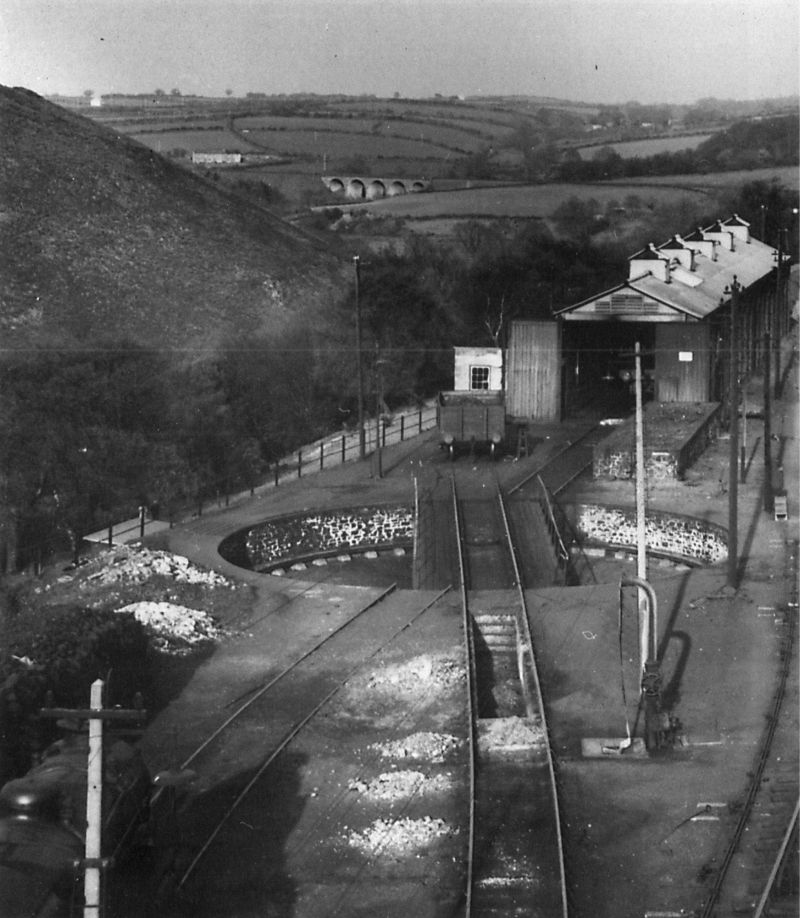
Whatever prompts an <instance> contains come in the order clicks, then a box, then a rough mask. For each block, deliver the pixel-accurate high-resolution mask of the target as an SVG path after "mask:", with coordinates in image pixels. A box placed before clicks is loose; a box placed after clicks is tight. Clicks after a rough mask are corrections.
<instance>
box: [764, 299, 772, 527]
mask: <svg viewBox="0 0 800 918" xmlns="http://www.w3.org/2000/svg"><path fill="white" fill-rule="evenodd" d="M771 356H772V309H771V308H770V304H769V299H767V310H766V328H765V330H764V509H765V510H766V512H767V513H772V510H773V500H772V361H771V359H770V358H771Z"/></svg>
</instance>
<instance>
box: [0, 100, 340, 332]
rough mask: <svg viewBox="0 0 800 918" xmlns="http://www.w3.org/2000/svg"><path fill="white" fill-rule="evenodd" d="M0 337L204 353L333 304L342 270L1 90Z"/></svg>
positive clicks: (125, 150) (189, 178) (327, 256)
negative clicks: (122, 341) (239, 334)
mask: <svg viewBox="0 0 800 918" xmlns="http://www.w3.org/2000/svg"><path fill="white" fill-rule="evenodd" d="M0 137H2V138H3V139H2V147H1V148H0V149H2V156H1V157H0V200H1V201H2V205H1V206H2V210H0V247H1V248H2V255H0V329H2V332H3V335H4V339H5V342H6V345H7V346H8V345H9V344H10V345H14V344H15V343H21V342H23V341H24V340H25V339H26V338H28V339H29V338H30V337H31V335H33V336H34V337H37V338H40V337H42V336H43V335H45V336H47V337H48V338H49V339H50V340H52V339H54V338H56V339H60V340H63V341H64V342H67V341H69V340H77V341H86V340H88V339H90V338H95V337H98V336H99V337H116V338H119V337H121V336H123V335H126V336H129V337H132V338H134V339H136V340H139V341H142V342H146V343H150V344H157V345H160V346H166V347H170V348H176V349H189V350H192V349H194V348H199V347H213V346H214V345H215V344H216V343H217V341H218V340H219V337H220V336H221V335H222V334H223V333H224V331H225V330H227V329H229V328H230V327H238V328H240V329H245V330H254V329H257V328H264V327H267V328H268V327H274V326H276V325H279V324H281V323H282V322H283V321H284V320H286V319H287V318H289V317H290V316H291V315H292V314H293V313H295V312H298V311H304V310H305V311H312V310H314V309H316V308H319V307H320V306H322V305H324V304H325V303H327V302H329V301H330V299H331V298H332V297H333V296H336V295H337V293H338V284H339V280H340V278H341V270H342V269H341V262H340V261H339V260H338V259H337V258H335V257H334V256H333V255H332V254H331V253H330V252H329V251H328V250H327V249H325V248H323V247H322V246H321V245H320V244H319V243H318V242H316V241H315V240H314V239H313V238H312V237H310V236H306V235H305V234H303V233H301V232H300V231H298V230H296V229H294V228H293V227H291V226H288V225H287V224H285V223H284V222H282V221H280V220H279V219H277V218H275V217H273V216H271V215H270V214H268V213H266V212H265V211H263V210H261V209H258V208H255V207H250V206H247V205H243V204H242V202H241V201H239V200H237V199H234V198H232V197H230V196H229V195H227V194H226V193H225V192H224V191H222V190H221V189H220V188H218V187H217V186H215V185H214V184H212V183H210V182H208V181H206V180H203V179H201V178H199V177H197V176H194V175H191V174H190V173H188V172H187V171H185V170H183V169H180V168H178V167H176V166H174V165H173V164H171V163H169V162H168V161H166V160H165V159H163V158H161V157H159V156H158V155H157V154H155V153H154V152H153V151H151V150H149V149H148V148H147V147H144V146H142V145H140V144H138V143H136V142H134V141H131V140H129V139H128V138H125V137H121V136H120V135H118V134H116V133H114V132H113V131H111V130H109V129H107V128H104V127H102V126H100V125H97V124H95V123H93V122H92V121H90V120H89V119H86V118H83V117H81V116H79V115H76V114H74V113H72V112H68V111H66V110H64V109H61V108H59V107H57V106H55V105H52V104H50V103H48V102H46V101H44V100H43V99H41V98H40V97H38V96H36V95H35V94H33V93H30V92H28V91H26V90H21V89H13V90H12V89H7V88H5V87H0Z"/></svg>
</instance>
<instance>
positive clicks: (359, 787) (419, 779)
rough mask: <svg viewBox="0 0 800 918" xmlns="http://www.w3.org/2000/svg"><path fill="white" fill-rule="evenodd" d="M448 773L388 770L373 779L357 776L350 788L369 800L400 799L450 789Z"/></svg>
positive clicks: (349, 785)
mask: <svg viewBox="0 0 800 918" xmlns="http://www.w3.org/2000/svg"><path fill="white" fill-rule="evenodd" d="M451 783H452V782H451V781H450V778H449V777H448V776H447V775H434V776H433V777H430V778H429V777H428V776H427V775H425V774H423V773H422V772H421V771H388V772H384V773H383V774H381V775H378V777H377V778H375V779H374V780H372V781H362V780H361V779H360V778H356V779H354V780H353V781H351V782H350V783H349V784H348V790H351V791H357V792H358V793H359V794H363V795H364V796H365V797H366V798H367V799H368V800H398V799H400V798H403V797H411V796H413V795H414V794H435V793H440V792H442V791H446V790H449V789H450V786H451Z"/></svg>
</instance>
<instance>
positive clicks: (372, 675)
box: [345, 654, 466, 701]
mask: <svg viewBox="0 0 800 918" xmlns="http://www.w3.org/2000/svg"><path fill="white" fill-rule="evenodd" d="M465 678H466V673H465V671H464V666H463V664H462V663H460V662H459V661H458V660H455V659H453V657H451V656H448V655H445V654H438V655H437V654H423V655H422V656H418V657H413V658H412V659H410V660H407V661H404V662H403V663H395V664H387V665H386V666H383V667H381V668H380V669H374V670H371V671H370V672H369V673H365V674H364V675H363V676H357V677H355V678H354V679H352V680H351V681H350V682H349V683H348V685H347V687H346V688H345V694H346V696H348V697H357V698H360V699H362V700H363V699H364V697H365V696H366V695H369V696H370V697H371V698H372V699H373V700H374V701H383V700H393V699H397V698H398V697H402V698H403V700H404V701H407V700H409V699H411V700H413V699H414V698H421V699H426V698H430V697H431V693H432V692H435V691H436V690H443V689H452V688H456V687H457V686H458V685H459V684H460V683H463V682H464V680H465Z"/></svg>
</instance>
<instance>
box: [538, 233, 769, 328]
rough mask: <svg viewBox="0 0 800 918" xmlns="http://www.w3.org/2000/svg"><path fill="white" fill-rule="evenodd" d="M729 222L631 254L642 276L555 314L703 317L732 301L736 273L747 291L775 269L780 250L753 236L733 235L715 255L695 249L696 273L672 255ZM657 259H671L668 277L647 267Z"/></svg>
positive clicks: (574, 317) (660, 319)
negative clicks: (680, 246)
mask: <svg viewBox="0 0 800 918" xmlns="http://www.w3.org/2000/svg"><path fill="white" fill-rule="evenodd" d="M732 219H733V218H732ZM736 221H737V224H736V225H738V226H744V227H746V226H747V224H746V223H745V222H744V221H742V220H741V218H738V217H737V218H736ZM729 225H732V224H731V221H717V222H716V223H714V224H713V225H712V226H710V227H708V228H706V229H705V230H696V231H695V232H693V233H692V234H690V235H688V236H684V237H678V238H677V239H676V237H672V239H670V240H669V241H668V242H666V243H665V244H664V245H662V246H655V247H653V248H650V247H649V246H648V247H646V248H645V249H643V250H640V251H639V252H637V253H636V254H635V255H633V256H631V261H638V262H639V263H640V264H641V268H642V273H641V274H640V275H638V276H636V273H635V271H634V270H632V271H631V274H632V276H631V277H630V278H629V279H628V280H627V281H625V282H623V283H621V284H619V285H618V286H617V287H613V288H611V289H610V290H605V291H603V292H602V293H598V294H596V295H594V296H591V297H589V298H588V299H585V300H581V301H580V302H579V303H573V304H572V305H570V306H565V307H564V308H562V309H559V310H556V312H555V315H556V316H557V317H560V318H562V319H566V320H578V321H623V322H625V321H627V322H687V321H689V322H691V321H702V320H703V319H705V318H706V317H707V316H709V315H711V313H712V312H714V311H715V310H716V309H718V308H719V307H720V305H722V304H723V303H725V302H727V301H728V300H729V299H730V284H731V282H732V281H733V279H734V276H735V277H736V279H737V280H738V282H739V283H740V284H741V285H742V287H743V288H744V289H747V288H748V287H751V286H752V285H753V284H755V283H756V282H757V281H759V280H761V278H763V277H765V276H767V275H768V274H769V273H770V272H771V271H772V270H773V268H774V267H775V257H776V253H775V249H774V248H772V246H769V245H765V244H764V243H763V242H760V241H759V240H757V239H753V238H751V237H749V236H748V238H747V241H744V240H743V239H742V238H741V237H739V236H737V237H735V238H733V240H732V243H733V247H732V249H727V248H726V247H725V246H724V245H719V244H717V245H714V247H713V257H709V256H708V255H706V254H704V252H703V251H701V250H700V249H699V248H697V249H695V253H694V269H693V270H691V271H689V270H687V269H686V267H684V266H682V265H680V263H679V262H678V259H677V258H675V257H674V256H672V255H671V254H670V252H672V251H674V250H675V249H676V248H677V247H678V245H680V244H681V242H682V243H683V244H684V245H685V244H686V243H691V242H693V241H695V242H699V241H702V240H703V239H705V237H704V235H703V234H704V233H716V234H718V233H724V232H726V231H727V227H728V226H729ZM656 253H658V254H656ZM656 258H658V259H659V260H660V258H663V259H666V260H667V261H668V262H669V269H668V270H667V271H666V272H665V273H664V276H663V277H662V276H661V273H659V274H656V273H654V272H653V271H651V270H647V262H648V261H651V262H652V260H653V259H656ZM726 291H727V292H726Z"/></svg>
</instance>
